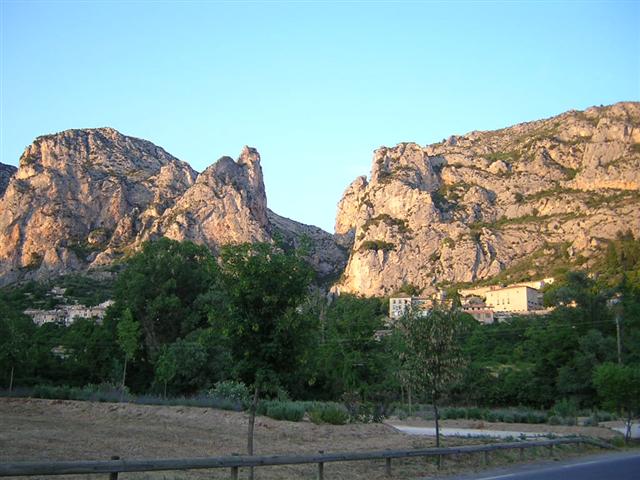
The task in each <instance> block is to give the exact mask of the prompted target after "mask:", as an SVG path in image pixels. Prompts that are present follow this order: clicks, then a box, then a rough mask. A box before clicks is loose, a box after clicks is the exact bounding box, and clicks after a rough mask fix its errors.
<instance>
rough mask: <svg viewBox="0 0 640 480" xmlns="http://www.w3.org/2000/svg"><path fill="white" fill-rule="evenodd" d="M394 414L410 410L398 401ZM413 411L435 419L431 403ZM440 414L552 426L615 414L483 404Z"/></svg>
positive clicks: (595, 421) (404, 414) (443, 410)
mask: <svg viewBox="0 0 640 480" xmlns="http://www.w3.org/2000/svg"><path fill="white" fill-rule="evenodd" d="M393 413H394V415H397V416H398V417H399V418H401V419H404V418H406V417H407V416H408V411H407V409H406V407H405V406H404V405H399V404H395V405H394V409H393ZM412 413H413V415H415V416H417V417H421V418H424V419H425V420H433V418H434V414H433V408H432V407H430V406H428V405H421V404H420V405H415V406H414V408H413V412H412ZM439 413H440V418H441V419H443V420H457V419H468V420H484V421H487V422H504V423H530V424H536V423H548V424H550V425H575V424H576V423H577V417H578V415H579V414H580V415H581V416H584V417H587V419H586V420H585V421H584V422H583V423H584V425H598V423H599V422H606V421H609V420H613V419H614V418H615V416H614V415H612V414H611V413H609V412H603V411H587V412H568V411H562V408H559V409H555V408H554V409H552V410H550V411H549V412H546V411H544V410H535V409H531V408H525V407H519V408H516V407H512V408H500V409H488V408H480V407H444V408H441V409H440V410H439Z"/></svg>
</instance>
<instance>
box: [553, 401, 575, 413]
mask: <svg viewBox="0 0 640 480" xmlns="http://www.w3.org/2000/svg"><path fill="white" fill-rule="evenodd" d="M551 412H552V413H553V414H554V415H557V416H559V417H575V416H576V415H577V414H578V405H577V404H576V402H575V401H573V400H570V399H568V398H563V399H562V400H558V401H557V402H556V403H555V404H554V405H553V408H552V409H551Z"/></svg>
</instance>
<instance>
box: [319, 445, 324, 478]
mask: <svg viewBox="0 0 640 480" xmlns="http://www.w3.org/2000/svg"><path fill="white" fill-rule="evenodd" d="M318 453H319V454H320V455H322V454H323V453H324V450H318ZM318 480H324V462H318Z"/></svg>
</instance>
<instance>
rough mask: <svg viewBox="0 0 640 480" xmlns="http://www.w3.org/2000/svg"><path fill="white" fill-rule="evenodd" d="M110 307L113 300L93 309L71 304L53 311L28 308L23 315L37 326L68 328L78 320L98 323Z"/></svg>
mask: <svg viewBox="0 0 640 480" xmlns="http://www.w3.org/2000/svg"><path fill="white" fill-rule="evenodd" d="M111 305H113V300H107V301H106V302H103V303H101V304H99V305H96V306H94V307H87V306H85V305H77V304H73V305H60V306H59V307H58V308H55V309H53V310H36V309H32V308H30V309H27V310H25V311H24V314H25V315H28V316H30V317H31V318H32V320H33V322H34V323H35V324H36V325H39V326H40V325H43V324H45V323H58V324H60V325H64V326H69V325H71V324H72V323H73V322H74V321H75V320H77V319H78V318H88V319H91V318H94V319H96V320H97V321H98V322H101V321H102V319H103V318H104V316H105V314H106V312H107V308H109V307H110V306H111Z"/></svg>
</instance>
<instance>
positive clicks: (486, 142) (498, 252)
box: [335, 103, 640, 295]
mask: <svg viewBox="0 0 640 480" xmlns="http://www.w3.org/2000/svg"><path fill="white" fill-rule="evenodd" d="M639 190H640V104H638V103H619V104H616V105H612V106H609V107H599V108H598V107H594V108H590V109H588V110H586V111H584V112H576V111H571V112H567V113H565V114H562V115H559V116H557V117H553V118H550V119H547V120H540V121H536V122H529V123H524V124H520V125H516V126H514V127H510V128H505V129H503V130H497V131H491V132H471V133H469V134H467V135H464V136H454V137H450V138H449V139H448V140H446V141H443V142H441V143H438V144H433V145H428V146H426V147H421V146H419V145H416V144H413V143H405V144H399V145H397V146H395V147H391V148H387V147H382V148H380V149H378V150H377V151H376V152H375V153H374V158H373V166H372V170H371V180H370V181H367V179H366V178H365V177H358V178H357V179H356V180H355V181H354V182H353V183H352V184H351V185H350V186H349V187H348V188H347V189H346V191H345V193H344V196H343V198H342V200H341V201H340V203H339V205H338V214H337V218H336V227H335V229H336V236H337V237H338V238H339V239H340V241H341V242H342V244H344V245H347V246H350V247H351V248H350V250H351V254H350V258H349V262H348V265H347V268H346V270H345V273H344V275H343V278H342V280H341V281H340V283H339V284H338V285H337V286H336V288H337V289H338V290H340V291H347V292H357V293H360V294H365V295H381V294H389V293H391V292H393V291H395V290H397V289H398V288H399V287H401V286H402V284H403V283H410V284H413V285H415V286H417V287H419V288H423V289H426V290H427V291H429V290H431V289H433V288H434V286H435V285H436V284H438V283H442V282H469V281H475V280H478V279H485V278H490V277H493V276H495V275H496V274H498V273H499V272H501V271H502V270H504V269H505V268H508V267H510V266H513V265H515V264H517V263H518V262H520V261H521V260H523V259H526V258H533V257H535V258H536V259H537V260H536V261H535V262H533V263H532V269H531V272H530V273H531V275H535V274H536V273H537V272H539V271H543V270H544V265H543V264H544V262H548V261H549V257H550V256H553V255H557V254H558V253H561V254H563V255H566V256H567V257H568V258H569V260H571V259H577V258H581V260H582V261H586V262H587V264H588V262H589V259H590V258H593V257H594V256H595V255H596V254H597V253H598V250H599V248H601V246H602V245H601V243H602V242H601V239H603V238H612V237H614V236H615V235H616V233H617V232H618V231H626V230H628V229H631V231H633V232H634V233H635V234H638V233H640V192H639ZM532 254H534V255H533V257H532ZM536 262H538V265H536Z"/></svg>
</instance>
